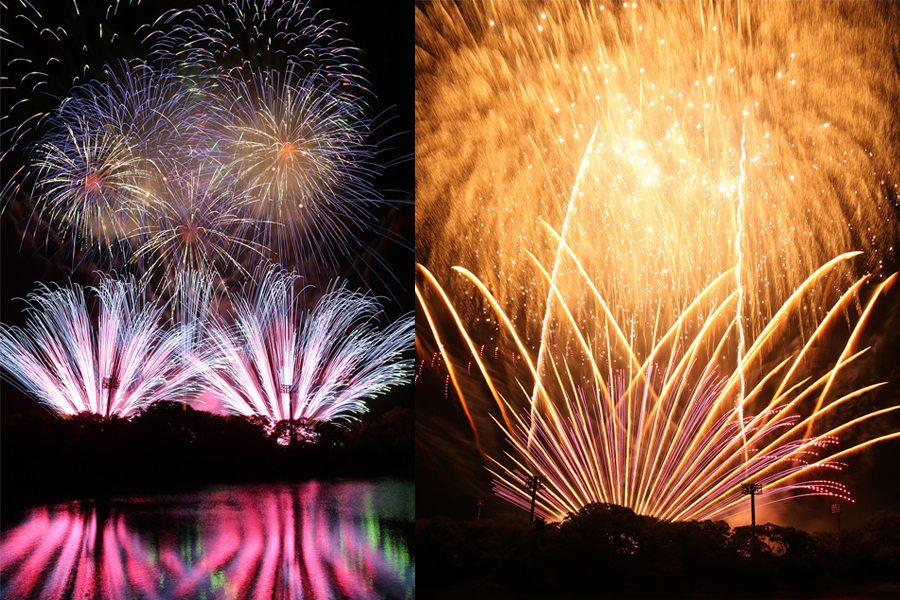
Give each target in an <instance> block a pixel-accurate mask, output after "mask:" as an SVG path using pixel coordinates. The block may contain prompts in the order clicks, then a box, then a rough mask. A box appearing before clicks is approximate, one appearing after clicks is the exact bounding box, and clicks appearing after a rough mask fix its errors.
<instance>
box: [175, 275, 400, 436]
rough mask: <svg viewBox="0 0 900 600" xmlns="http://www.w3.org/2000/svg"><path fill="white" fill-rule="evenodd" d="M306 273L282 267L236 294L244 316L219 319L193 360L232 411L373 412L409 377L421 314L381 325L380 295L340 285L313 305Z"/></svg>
mask: <svg viewBox="0 0 900 600" xmlns="http://www.w3.org/2000/svg"><path fill="white" fill-rule="evenodd" d="M299 279H300V278H299V276H297V275H294V274H288V273H286V272H283V271H278V270H273V271H270V272H269V273H267V274H266V275H265V276H264V277H263V278H262V280H261V282H260V284H259V287H258V288H257V289H256V291H255V292H253V293H252V294H251V295H250V296H249V297H236V298H235V299H234V300H233V313H234V314H233V319H234V324H233V325H228V324H227V323H226V322H225V320H224V319H222V318H219V319H216V320H215V321H214V322H213V324H211V326H210V328H209V329H208V331H207V337H206V341H205V343H204V345H205V348H201V349H200V352H201V354H200V356H197V357H194V358H193V359H192V362H193V363H194V364H195V365H196V366H197V368H198V369H200V370H201V374H202V377H203V380H204V383H205V385H206V387H207V389H209V390H210V391H211V392H213V393H214V394H216V395H217V396H218V397H219V399H220V402H222V404H223V405H224V406H225V407H226V408H227V410H229V411H231V412H233V413H236V414H241V415H245V416H253V415H259V416H262V417H264V418H265V419H267V420H268V421H269V422H270V423H272V424H274V423H277V422H280V421H292V422H293V423H298V424H303V425H304V426H305V428H307V429H311V428H313V427H315V426H316V425H317V424H321V423H326V422H335V423H342V422H346V421H350V420H353V419H355V418H357V415H359V414H361V413H364V412H365V411H366V410H367V408H366V404H365V402H366V400H368V399H371V398H374V397H376V396H378V395H381V394H383V393H384V392H386V391H387V390H388V389H390V388H391V387H393V386H396V385H399V384H402V383H404V382H406V381H408V380H409V376H410V373H411V367H412V365H411V359H407V358H404V356H403V355H404V352H406V351H408V350H411V349H412V341H413V335H412V332H413V317H412V316H411V315H408V316H406V317H404V318H402V319H400V320H398V321H396V322H394V323H391V324H390V325H389V326H388V328H387V329H386V330H379V329H378V328H377V327H376V318H377V317H378V315H379V313H380V312H381V306H380V304H379V302H378V300H377V299H376V298H375V297H373V296H371V295H367V294H362V293H359V292H354V291H350V290H348V289H347V288H346V287H345V286H344V285H338V284H332V285H331V286H330V287H329V288H328V289H327V290H326V291H325V293H324V294H323V295H322V296H321V298H319V300H318V301H317V302H316V305H315V307H314V308H312V309H311V310H306V309H305V308H304V306H303V304H302V302H301V301H300V297H299V295H298V294H297V293H296V292H295V289H294V288H295V284H296V283H297V281H298V280H299Z"/></svg>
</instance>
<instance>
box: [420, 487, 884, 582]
mask: <svg viewBox="0 0 900 600" xmlns="http://www.w3.org/2000/svg"><path fill="white" fill-rule="evenodd" d="M755 533H756V534H755V535H754V532H753V530H752V528H751V527H750V526H743V527H734V528H732V527H730V526H729V525H728V523H726V522H724V521H687V522H667V521H660V520H657V519H655V518H653V517H647V516H641V515H638V514H635V513H634V511H632V510H631V509H630V508H625V507H622V506H617V505H613V504H591V505H588V506H585V507H584V508H582V509H581V510H579V511H578V512H577V513H574V514H570V515H569V516H568V517H566V519H565V520H563V521H562V522H560V523H546V522H543V521H538V522H536V523H535V524H534V525H531V524H529V523H528V521H527V519H524V520H523V519H513V518H499V519H480V520H475V521H463V522H456V521H452V520H450V519H448V518H446V517H434V518H430V519H422V520H418V521H417V522H416V585H417V589H418V590H419V591H420V592H421V594H420V597H422V598H428V597H440V598H444V597H451V596H450V595H448V594H449V593H450V591H451V590H452V591H453V593H456V594H459V593H463V590H465V592H464V593H466V594H467V597H470V598H473V597H474V598H480V597H482V596H480V595H479V594H483V597H506V595H509V597H519V596H522V595H527V596H541V597H553V598H556V597H570V596H585V597H591V598H603V597H615V598H618V597H622V596H632V595H638V596H641V597H646V596H651V597H671V596H672V595H673V594H680V593H709V594H719V596H718V597H722V596H721V594H725V595H726V596H727V597H732V596H734V595H736V594H747V595H751V596H756V595H762V596H766V597H768V594H771V593H772V592H787V593H790V594H795V593H799V594H821V593H833V592H835V591H838V590H851V591H852V590H858V589H861V586H862V588H865V589H866V590H870V589H872V588H873V586H874V587H875V588H879V587H880V588H884V587H885V586H887V588H888V589H891V590H893V591H894V592H896V591H897V589H898V588H900V514H898V513H894V512H879V513H876V514H874V515H873V516H872V517H871V518H869V520H868V521H867V522H866V523H865V524H864V525H863V526H862V527H861V528H859V529H855V530H844V531H842V532H841V533H840V534H838V532H816V533H808V532H806V531H802V530H799V529H795V528H793V527H781V526H779V525H774V524H772V523H767V524H765V525H758V526H757V528H756V532H755ZM885 597H889V596H885Z"/></svg>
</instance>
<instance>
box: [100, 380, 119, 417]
mask: <svg viewBox="0 0 900 600" xmlns="http://www.w3.org/2000/svg"><path fill="white" fill-rule="evenodd" d="M118 387H119V378H118V377H116V376H115V375H111V376H109V377H104V378H103V383H102V385H101V389H104V390H109V397H108V398H107V399H106V420H107V421H108V420H109V415H110V412H111V411H112V403H113V395H114V394H115V390H116V389H118Z"/></svg>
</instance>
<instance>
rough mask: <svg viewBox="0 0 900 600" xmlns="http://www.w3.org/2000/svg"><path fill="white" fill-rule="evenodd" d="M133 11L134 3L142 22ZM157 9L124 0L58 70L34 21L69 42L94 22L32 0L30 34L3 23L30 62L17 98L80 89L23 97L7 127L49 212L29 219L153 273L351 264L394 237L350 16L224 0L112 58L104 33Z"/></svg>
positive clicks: (33, 204)
mask: <svg viewBox="0 0 900 600" xmlns="http://www.w3.org/2000/svg"><path fill="white" fill-rule="evenodd" d="M126 5H127V6H126ZM73 8H74V10H75V11H78V6H77V4H76V3H73ZM95 8H96V7H93V8H92V11H91V12H94V10H93V9H95ZM120 9H121V10H122V11H123V12H128V10H133V11H134V15H133V16H132V19H131V21H129V20H127V19H125V20H122V19H118V18H117V16H116V15H118V13H119V12H120ZM143 10H144V9H143V8H140V7H139V3H138V4H135V5H131V3H124V2H117V3H114V4H111V5H110V6H109V8H108V10H106V12H105V15H104V16H103V17H102V18H100V17H98V18H99V20H100V27H99V31H100V35H99V38H97V36H96V34H95V33H94V34H91V35H90V36H88V37H89V38H90V40H91V43H90V44H87V42H86V43H85V48H87V46H88V45H90V46H91V50H92V51H91V52H88V53H87V54H84V55H83V56H82V55H78V57H77V58H78V60H76V62H78V63H79V64H81V65H82V67H81V68H80V69H77V70H76V71H77V75H76V76H74V77H72V76H69V75H70V72H71V71H72V69H71V68H69V67H70V66H71V65H69V63H70V62H71V60H69V59H70V58H71V57H66V60H62V59H60V58H57V57H56V56H55V55H51V56H50V57H49V58H46V63H47V64H46V65H45V66H46V67H47V69H46V71H48V73H49V74H48V73H45V72H44V71H43V70H35V69H36V67H35V66H34V65H33V64H31V62H29V61H32V62H33V60H32V59H31V58H27V57H25V56H24V55H23V51H24V45H25V44H28V45H30V44H31V38H30V37H29V36H31V35H32V34H33V35H34V36H36V37H37V38H39V39H40V38H41V37H42V35H43V34H44V32H46V31H50V32H51V33H52V32H54V31H57V30H58V31H57V33H55V34H53V36H52V37H53V43H51V44H50V46H51V49H50V50H49V51H51V52H55V53H57V54H60V53H64V51H65V48H66V46H67V45H71V44H72V43H74V40H76V39H78V38H79V34H81V33H84V32H81V31H80V29H79V30H73V31H72V32H66V31H65V30H63V29H62V28H55V27H54V26H53V19H54V15H53V14H51V13H41V12H39V11H38V10H35V9H34V7H32V6H31V5H28V4H27V3H23V8H22V11H23V12H22V13H21V14H19V15H17V17H16V18H17V19H21V20H22V21H23V22H27V23H28V24H29V27H26V28H24V29H23V30H22V31H21V35H22V36H23V38H22V43H19V42H18V41H16V40H17V37H16V34H17V33H20V32H13V35H11V36H7V35H6V34H4V36H3V42H4V44H7V46H4V47H5V49H9V50H10V51H11V53H10V54H9V55H10V56H14V58H13V59H12V61H11V64H14V65H15V69H13V71H14V73H11V77H10V81H11V82H13V84H14V85H13V86H12V87H9V88H7V89H6V94H7V97H13V99H15V98H14V97H16V96H18V95H22V96H25V95H27V94H26V89H27V86H29V85H32V84H33V85H35V86H36V87H37V88H42V89H43V88H45V87H48V86H51V84H52V85H53V86H57V85H58V83H59V81H65V82H70V81H71V82H72V86H73V87H71V88H64V89H63V90H61V91H60V90H56V89H55V88H54V92H53V93H52V94H48V95H47V96H46V97H44V96H41V99H42V101H41V102H40V103H37V104H35V105H34V107H31V104H33V103H31V102H30V97H29V98H23V100H22V102H20V103H19V102H15V103H14V104H15V107H14V108H15V110H13V111H12V115H13V116H14V117H15V118H17V119H18V121H17V122H18V125H16V126H15V127H13V126H7V127H6V129H5V130H4V136H5V138H6V139H8V140H9V141H10V143H9V144H5V146H6V147H7V148H8V149H13V148H14V149H15V152H13V153H11V154H4V156H3V159H4V166H6V165H7V164H10V160H12V167H13V169H14V170H15V174H14V175H13V176H12V177H11V178H9V179H7V180H6V181H5V182H4V192H10V194H8V196H9V197H10V198H12V197H13V196H18V199H16V200H15V202H17V203H20V204H22V205H23V206H26V208H27V209H28V210H31V209H33V211H31V212H32V214H31V218H30V219H28V222H29V223H31V224H32V225H33V226H34V227H35V228H38V227H40V228H44V229H46V232H47V237H48V241H49V237H50V236H53V237H59V240H58V241H60V242H62V243H64V244H70V245H71V246H72V256H73V260H74V256H75V251H76V250H78V251H82V252H84V254H85V255H87V258H86V259H87V260H93V261H95V262H97V263H98V264H99V265H100V266H101V267H102V266H105V264H106V263H105V262H104V261H105V260H109V261H110V263H111V264H117V265H118V264H121V262H120V259H121V258H126V259H127V260H129V261H131V265H132V267H129V268H133V269H134V270H136V271H137V272H139V273H144V274H146V273H157V272H159V271H164V272H173V271H175V270H178V269H181V268H191V269H208V270H211V271H212V272H214V273H217V274H219V275H220V276H222V277H223V278H228V277H230V276H231V275H232V274H235V273H237V274H246V273H247V272H248V271H249V270H250V267H255V266H256V264H257V263H263V264H264V263H265V262H266V261H272V262H279V263H282V264H287V263H292V264H298V265H300V267H301V268H302V270H303V271H305V272H308V273H310V274H311V273H313V272H326V271H327V272H333V271H336V270H337V269H339V268H340V266H339V265H340V264H345V263H350V264H353V263H352V261H349V260H347V259H350V258H351V257H352V256H353V255H354V253H355V252H356V251H357V250H359V249H360V248H361V247H363V246H365V245H366V244H367V242H369V241H371V239H372V238H379V237H390V236H389V234H387V233H386V232H385V231H382V230H381V229H380V225H379V224H378V217H379V216H380V215H381V213H382V212H384V211H385V210H389V209H390V207H389V206H388V203H387V202H385V201H384V199H383V197H382V196H381V194H380V193H378V192H376V191H375V190H374V189H373V187H372V181H373V180H374V178H375V177H377V176H378V175H379V174H380V173H382V166H381V165H379V164H377V163H376V162H375V160H374V158H375V149H374V146H372V145H371V144H370V143H369V142H368V141H367V140H368V139H369V137H370V135H371V134H372V130H373V127H372V122H371V121H370V120H369V119H368V118H367V117H366V116H365V112H366V108H367V107H366V105H365V100H364V97H365V95H366V94H367V91H366V87H365V80H364V79H363V78H362V75H361V72H362V71H361V69H360V67H359V65H358V62H357V61H356V60H355V58H354V57H353V56H354V54H355V51H354V50H353V49H352V48H350V47H348V46H347V45H346V41H345V40H342V39H340V38H339V37H337V36H336V35H335V31H336V28H338V26H339V25H340V24H338V23H336V22H334V21H331V20H328V19H326V18H324V16H323V15H322V14H321V12H315V11H313V10H312V9H310V8H309V7H308V5H307V3H305V2H287V3H271V2H245V1H241V2H230V3H228V2H223V3H222V4H221V5H217V6H213V5H207V6H203V7H200V8H197V9H192V10H173V11H168V12H166V13H165V14H164V16H163V17H161V18H158V19H152V20H151V21H152V23H153V24H152V25H144V26H142V27H140V28H139V29H138V31H139V34H137V37H135V39H134V42H135V44H136V45H137V46H138V47H139V48H137V49H132V50H133V51H132V52H122V53H120V54H123V55H135V54H137V55H138V56H143V57H144V58H139V59H134V60H132V61H127V62H126V61H121V62H118V63H113V64H109V63H105V62H98V60H97V56H96V54H97V52H96V50H97V49H98V47H104V44H106V46H105V47H107V48H109V49H113V48H115V47H117V46H116V44H117V43H118V44H121V43H122V40H121V37H122V36H121V35H119V33H120V32H119V31H118V30H119V29H121V26H122V23H123V22H126V23H127V22H131V24H132V26H134V25H135V23H137V22H140V18H139V17H140V15H142V11H143ZM85 18H86V17H85ZM147 22H150V21H147ZM209 22H215V23H217V24H218V26H217V27H214V28H212V29H209V28H208V27H207V25H209ZM109 23H116V26H115V27H113V28H112V29H110V28H109V27H107V25H108V24H109ZM225 24H227V26H226V25H225ZM104 27H106V29H104ZM32 29H34V31H32ZM113 30H115V34H111V32H112V31H113ZM104 32H105V33H104ZM210 32H212V33H210ZM129 33H132V34H133V32H129ZM248 36H249V37H248ZM26 38H27V39H26ZM95 38H96V39H95ZM116 40H118V41H116ZM97 42H99V43H97ZM264 46H265V47H264ZM144 47H146V48H147V51H146V52H144V51H143V50H142V48H144ZM100 54H101V55H102V52H101V53H100ZM42 60H43V58H42ZM63 63H65V65H63ZM26 65H27V66H26ZM20 67H25V72H24V74H23V73H19V71H21V70H22V68H20ZM57 71H59V72H61V73H65V74H67V75H65V76H62V77H57V75H58V74H59V73H58V72H57ZM31 91H32V92H34V91H35V89H32V90H31ZM32 95H33V94H32ZM29 107H31V110H33V111H35V112H33V113H29V115H27V116H26V115H24V113H23V111H26V112H27V110H26V109H29ZM5 118H6V117H5ZM19 121H20V122H19ZM16 161H20V162H21V163H22V164H21V166H17V163H16ZM5 195H6V194H5ZM26 228H27V227H26ZM361 233H363V234H366V235H364V236H359V235H358V234H361ZM368 234H372V235H371V236H370V235H368ZM362 237H365V238H366V239H365V240H364V239H361V238H362ZM391 239H392V240H393V239H394V238H391ZM119 252H121V253H122V254H123V255H125V256H123V257H119V256H116V254H118V253H119ZM375 262H376V263H377V262H379V260H378V259H377V258H376V260H375ZM170 279H171V278H170Z"/></svg>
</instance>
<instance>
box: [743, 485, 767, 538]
mask: <svg viewBox="0 0 900 600" xmlns="http://www.w3.org/2000/svg"><path fill="white" fill-rule="evenodd" d="M741 494H743V495H744V496H750V524H751V531H752V532H753V547H754V548H756V496H758V495H759V494H762V484H761V483H742V484H741Z"/></svg>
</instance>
